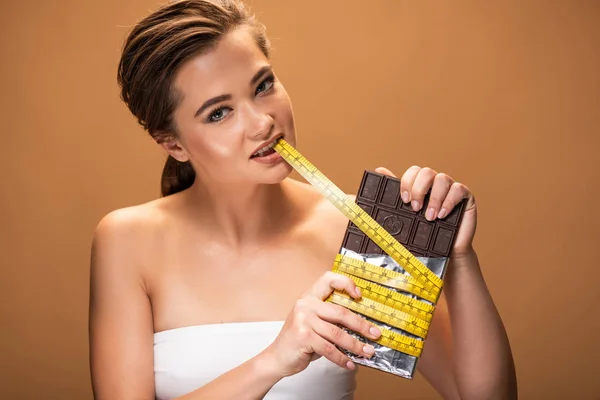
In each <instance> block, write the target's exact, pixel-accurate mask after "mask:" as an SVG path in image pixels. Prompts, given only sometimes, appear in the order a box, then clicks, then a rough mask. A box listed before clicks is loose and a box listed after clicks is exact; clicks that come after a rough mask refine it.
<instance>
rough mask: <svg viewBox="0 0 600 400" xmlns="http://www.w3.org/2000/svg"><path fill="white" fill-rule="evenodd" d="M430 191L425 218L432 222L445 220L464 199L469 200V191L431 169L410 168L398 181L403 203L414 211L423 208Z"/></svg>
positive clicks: (448, 177)
mask: <svg viewBox="0 0 600 400" xmlns="http://www.w3.org/2000/svg"><path fill="white" fill-rule="evenodd" d="M430 190H431V194H430V196H429V202H428V204H427V210H425V218H426V219H427V220H429V221H433V220H434V219H436V218H440V219H441V218H445V217H446V216H448V214H450V212H451V211H452V209H453V208H454V207H455V206H456V205H457V204H458V203H459V202H460V201H461V200H462V199H464V198H469V199H470V200H471V197H472V196H471V191H470V190H469V188H467V187H466V186H465V185H463V184H461V183H457V182H455V181H454V179H452V178H451V177H450V176H448V175H446V174H441V173H437V172H436V171H435V170H433V169H431V168H421V167H419V166H416V165H414V166H412V167H410V168H409V169H408V170H406V172H405V173H404V175H403V176H402V178H401V180H400V192H401V197H402V201H403V202H404V203H408V202H410V203H411V207H412V209H413V210H414V211H419V210H421V208H422V207H423V206H424V199H425V196H426V195H427V193H428V192H429V191H430Z"/></svg>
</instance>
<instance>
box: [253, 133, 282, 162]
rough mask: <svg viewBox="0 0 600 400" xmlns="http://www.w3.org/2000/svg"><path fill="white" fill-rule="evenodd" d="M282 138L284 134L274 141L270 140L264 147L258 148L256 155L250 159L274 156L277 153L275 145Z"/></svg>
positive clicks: (255, 151) (276, 137)
mask: <svg viewBox="0 0 600 400" xmlns="http://www.w3.org/2000/svg"><path fill="white" fill-rule="evenodd" d="M282 137H283V135H282V134H281V135H277V136H275V137H274V138H273V139H272V140H270V141H268V142H264V143H263V144H262V145H260V146H259V147H257V148H256V150H254V153H253V154H252V155H251V156H250V158H255V157H265V156H268V155H269V154H273V153H274V152H275V150H273V146H274V145H275V143H276V142H277V140H279V139H280V138H282Z"/></svg>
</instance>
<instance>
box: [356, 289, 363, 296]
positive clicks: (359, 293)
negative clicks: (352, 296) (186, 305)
mask: <svg viewBox="0 0 600 400" xmlns="http://www.w3.org/2000/svg"><path fill="white" fill-rule="evenodd" d="M356 295H357V296H358V297H361V296H362V293H361V292H360V289H359V288H356Z"/></svg>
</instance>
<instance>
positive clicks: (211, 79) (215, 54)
mask: <svg viewBox="0 0 600 400" xmlns="http://www.w3.org/2000/svg"><path fill="white" fill-rule="evenodd" d="M265 64H268V60H267V58H266V57H265V55H264V54H263V53H262V51H260V49H259V48H258V46H257V44H256V42H255V40H254V38H253V37H252V35H251V34H250V32H249V31H248V29H246V28H238V29H236V30H234V31H232V32H229V33H227V34H226V35H225V36H223V37H222V38H221V39H220V40H219V42H218V43H217V45H216V46H215V47H214V48H213V49H211V50H210V51H208V52H206V53H203V54H200V55H197V56H195V57H193V58H192V59H190V60H189V61H186V62H185V63H184V64H183V65H182V66H181V68H180V69H179V71H178V73H177V75H176V77H175V81H174V84H175V88H176V89H177V91H178V92H179V93H181V94H182V95H183V97H184V102H186V100H192V101H199V100H200V101H203V100H206V99H208V98H209V97H213V96H218V95H221V94H225V93H231V91H232V90H233V89H232V87H235V86H236V85H240V84H242V85H244V87H243V89H246V87H247V86H248V85H249V84H250V79H251V78H252V76H253V75H254V74H255V73H256V71H257V70H258V69H259V68H260V67H262V66H263V65H265Z"/></svg>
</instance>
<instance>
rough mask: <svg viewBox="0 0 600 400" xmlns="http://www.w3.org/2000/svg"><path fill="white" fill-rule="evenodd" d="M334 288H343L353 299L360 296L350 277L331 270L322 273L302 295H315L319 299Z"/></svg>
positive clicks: (322, 298) (323, 298)
mask: <svg viewBox="0 0 600 400" xmlns="http://www.w3.org/2000/svg"><path fill="white" fill-rule="evenodd" d="M334 289H337V290H344V291H345V292H346V293H348V294H349V295H350V296H352V297H354V298H355V299H359V298H360V297H361V293H360V289H359V288H357V287H356V284H355V283H354V281H353V280H352V279H350V278H349V277H347V276H344V275H340V274H336V273H335V272H331V271H327V272H326V273H325V274H323V276H322V277H321V278H320V279H319V280H318V281H317V282H316V283H315V284H314V285H313V287H312V288H311V289H310V290H309V291H308V292H307V293H306V294H305V295H304V297H316V298H317V299H319V300H325V299H326V298H327V297H329V295H330V294H331V293H332V292H333V290H334Z"/></svg>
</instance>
